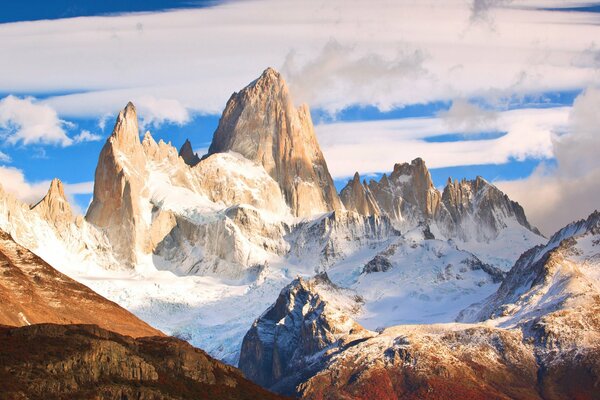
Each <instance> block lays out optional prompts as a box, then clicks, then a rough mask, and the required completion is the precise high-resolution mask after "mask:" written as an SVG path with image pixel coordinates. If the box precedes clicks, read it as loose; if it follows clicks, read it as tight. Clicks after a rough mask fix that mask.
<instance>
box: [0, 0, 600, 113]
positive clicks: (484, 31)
mask: <svg viewBox="0 0 600 400" xmlns="http://www.w3.org/2000/svg"><path fill="white" fill-rule="evenodd" d="M495 3H498V1H494V0H480V1H476V2H475V3H473V2H467V1H464V0H449V1H444V2H439V1H419V2H415V1H393V2H390V1H386V0H374V1H372V2H362V3H359V2H354V1H350V2H349V1H346V0H344V1H342V0H333V1H328V2H322V1H316V0H307V1H303V2H296V1H292V0H255V1H244V2H226V3H225V4H222V5H219V6H215V7H210V8H204V9H196V10H185V11H182V10H179V11H171V12H166V13H144V14H130V15H118V16H108V17H91V18H74V19H66V20H54V21H37V22H27V23H15V24H3V25H2V26H0V54H10V62H7V63H2V64H0V89H1V90H2V91H4V92H32V91H40V90H42V91H63V92H64V91H71V92H77V93H76V94H70V95H64V96H56V97H54V98H50V99H48V100H46V103H47V104H50V105H52V106H53V107H54V108H55V109H56V110H57V111H58V112H59V114H60V115H61V116H64V117H70V116H94V117H100V116H102V115H104V114H106V113H110V114H114V113H115V112H116V110H119V109H121V108H122V107H123V105H124V104H126V103H127V101H129V100H134V101H135V98H142V97H144V96H153V97H155V98H157V99H172V100H175V101H177V102H179V103H180V104H181V106H182V107H183V108H185V109H186V110H192V111H201V112H210V113H218V112H220V111H221V110H222V109H223V106H224V104H225V102H226V100H227V98H228V97H229V95H230V94H231V93H232V92H233V91H235V90H238V89H240V88H241V87H243V85H245V84H247V83H248V82H250V81H251V80H252V79H254V78H256V76H257V75H258V74H259V73H260V71H262V70H263V69H264V68H265V67H267V66H274V67H276V68H277V67H282V66H284V67H285V69H286V72H288V73H290V75H291V76H290V77H291V81H292V83H293V88H294V90H295V91H297V92H298V97H299V98H300V99H301V100H303V101H307V102H308V103H309V104H310V105H311V106H312V107H324V108H328V109H330V110H331V109H333V110H336V109H339V108H343V107H345V106H347V105H351V104H375V105H377V106H379V107H382V108H386V107H390V106H393V105H402V104H415V103H423V102H429V101H433V100H440V99H441V100H449V99H453V98H473V97H477V96H509V97H510V96H513V95H522V94H524V93H540V92H544V91H551V90H572V89H574V88H583V87H585V86H588V85H589V84H591V83H593V82H594V81H597V80H598V79H599V75H598V68H597V66H596V65H595V64H594V63H593V62H592V63H590V62H587V61H585V60H587V59H590V60H591V61H594V60H595V55H594V54H595V53H593V54H592V55H591V56H590V55H589V54H590V53H589V52H590V49H593V48H594V47H593V45H594V43H593V42H594V38H598V37H600V24H598V19H599V18H600V16H598V14H592V13H572V12H571V13H570V12H557V11H544V10H540V9H536V8H535V7H544V6H555V5H556V4H561V3H558V2H556V1H554V0H546V1H535V2H528V1H525V0H515V1H512V2H510V3H509V4H505V5H504V6H502V7H491V8H490V5H494V4H495ZM562 4H565V3H562ZM567 4H568V3H567ZM266 10H268V11H266ZM473 13H475V14H473ZM490 13H493V20H494V27H493V29H489V26H487V24H472V23H471V18H472V15H476V16H477V15H487V16H488V17H489V16H490ZM477 18H480V17H477ZM486 18H487V17H486ZM140 24H141V25H142V26H143V27H144V29H143V30H139V29H137V26H139V25H140ZM241 26H243V31H242V32H241V31H240V29H241ZM207 38H210V40H207ZM332 43H334V44H335V45H332ZM586 52H587V53H586ZM290 54H293V58H292V61H293V63H291V61H290V59H289V57H288V56H289V55H290ZM582 57H583V59H584V62H580V60H581V59H582ZM586 57H587V58H586ZM590 57H591V58H590ZM286 59H287V60H288V63H287V64H286ZM40 66H43V68H40ZM292 67H293V68H292ZM321 70H326V71H330V72H331V73H332V74H334V76H324V75H323V74H322V73H320V71H321ZM319 83H324V84H325V88H326V89H327V90H323V91H319V90H316V89H317V88H318V84H319ZM323 92H327V93H323ZM138 103H139V102H138ZM183 115H184V114H183V113H182V108H179V111H177V112H176V114H175V115H174V116H173V115H172V117H173V118H174V119H175V121H178V120H179V121H180V120H182V118H183V117H182V116H183ZM183 119H185V118H183ZM159 120H160V117H159V118H158V119H157V121H159ZM149 121H150V122H148V123H150V124H152V123H154V122H153V121H152V120H149Z"/></svg>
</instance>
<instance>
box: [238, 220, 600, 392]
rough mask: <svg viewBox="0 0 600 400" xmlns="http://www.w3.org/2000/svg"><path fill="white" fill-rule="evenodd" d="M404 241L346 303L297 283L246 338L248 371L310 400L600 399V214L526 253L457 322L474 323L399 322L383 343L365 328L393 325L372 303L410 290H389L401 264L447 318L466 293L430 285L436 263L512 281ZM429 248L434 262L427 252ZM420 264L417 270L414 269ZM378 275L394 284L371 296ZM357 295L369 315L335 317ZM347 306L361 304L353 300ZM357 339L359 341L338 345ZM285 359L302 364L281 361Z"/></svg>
mask: <svg viewBox="0 0 600 400" xmlns="http://www.w3.org/2000/svg"><path fill="white" fill-rule="evenodd" d="M414 239H418V237H417V236H416V235H415V236H413V240H414ZM406 241H408V238H407V237H403V238H401V239H399V240H398V241H397V242H394V243H393V244H392V245H390V247H389V248H388V249H386V250H385V251H383V252H381V253H380V254H378V255H377V257H375V258H374V259H373V260H371V261H370V262H368V263H367V264H366V265H365V266H364V268H363V270H362V272H361V273H360V277H359V278H358V280H357V281H356V282H355V284H354V285H353V290H352V291H348V289H346V292H345V293H344V294H343V295H335V296H330V298H327V296H320V293H321V291H322V289H319V288H318V287H312V286H311V285H308V284H304V285H303V284H301V283H298V282H296V283H295V284H292V285H290V287H288V288H286V289H284V290H283V291H282V292H281V295H280V298H279V299H278V301H277V302H276V303H275V304H274V305H273V306H271V307H270V308H269V309H268V310H267V311H266V312H265V314H263V315H262V316H261V317H260V318H259V319H257V321H256V322H255V323H254V325H253V327H252V328H251V330H250V331H249V332H248V334H247V335H246V338H245V339H244V346H243V347H242V354H241V362H240V368H242V370H244V371H248V372H249V373H250V375H249V376H250V377H251V378H252V379H255V380H257V381H259V380H261V379H262V381H261V383H263V384H265V385H267V386H268V387H270V388H271V389H273V390H275V391H278V392H280V393H284V394H292V395H294V394H295V395H299V396H302V397H303V398H308V399H318V398H328V399H347V398H352V399H355V398H356V399H358V398H364V397H365V396H367V397H369V398H381V399H396V398H409V399H413V398H414V399H417V398H440V399H446V398H476V399H486V398H500V399H514V398H517V399H541V398H544V399H545V398H549V399H568V398H585V399H587V398H597V395H598V391H597V388H598V384H599V383H600V380H599V379H600V378H599V375H598V371H599V370H600V213H598V212H595V213H593V214H592V215H590V216H589V217H588V218H587V219H586V220H582V221H579V222H575V223H573V224H571V225H569V226H567V227H565V228H564V229H562V230H561V231H559V232H557V233H556V234H555V235H554V236H553V237H552V238H551V239H550V240H549V241H548V243H547V244H546V245H541V246H537V247H534V248H532V249H531V250H529V251H527V252H525V253H524V254H523V255H522V256H521V257H520V258H519V260H518V261H517V262H516V263H515V265H514V266H513V268H512V269H511V270H510V271H509V272H508V274H507V277H506V278H505V279H504V280H503V283H502V284H501V286H500V288H499V289H498V290H497V292H496V293H494V294H493V295H491V296H490V297H489V298H488V299H487V300H485V301H484V302H482V303H479V304H475V305H473V306H471V307H469V308H468V309H467V310H465V311H463V312H462V313H461V315H460V318H459V319H461V320H462V321H466V320H470V321H471V323H445V324H432V323H431V322H433V321H431V320H429V321H423V322H427V324H421V325H411V324H407V323H406V321H401V322H402V325H398V326H393V327H388V328H386V329H380V330H377V332H374V331H372V330H365V329H363V327H362V325H363V324H360V323H359V322H364V323H365V324H368V323H370V320H369V318H368V317H369V315H370V313H372V312H373V309H375V310H376V312H377V311H381V314H382V315H386V316H387V315H388V314H389V313H394V312H396V311H395V310H394V309H393V308H391V309H385V303H384V302H380V303H379V304H378V302H377V301H373V300H372V299H370V298H369V295H370V294H371V295H376V294H379V295H380V296H381V297H382V298H386V297H387V296H389V295H390V293H402V289H403V286H402V285H399V286H398V288H396V289H395V290H390V289H389V287H387V286H386V285H387V284H388V283H385V284H384V283H383V282H391V281H393V280H396V279H397V280H398V282H400V281H401V278H402V275H400V274H399V273H398V272H396V270H398V269H403V268H402V267H401V266H400V265H399V264H398V262H399V261H401V260H403V261H406V262H407V264H408V265H416V266H417V267H416V268H415V270H416V272H415V273H414V275H415V276H416V275H420V278H417V279H414V280H413V281H412V282H410V283H409V284H407V285H406V288H413V287H416V288H417V290H418V289H419V288H420V287H423V286H424V287H426V288H428V289H430V290H431V291H430V292H429V293H428V294H429V295H433V296H435V295H439V296H441V297H442V299H443V301H444V302H445V303H446V304H447V309H448V310H451V309H453V307H455V306H456V305H455V304H453V303H452V299H453V298H452V296H451V295H448V294H449V293H451V292H452V291H453V290H454V291H456V290H457V289H459V288H460V285H456V284H453V285H448V283H447V281H448V280H453V279H457V278H458V276H457V275H454V274H455V272H456V271H455V270H454V269H452V268H449V271H448V272H449V273H448V274H442V275H440V276H437V279H438V280H439V281H441V282H432V281H431V271H430V270H429V269H428V268H426V267H424V266H426V265H429V264H432V265H433V266H434V268H435V264H436V263H435V260H431V259H428V258H427V257H428V256H429V255H430V254H434V255H435V256H436V257H440V258H441V259H449V260H450V259H451V260H453V262H454V263H455V264H463V266H465V267H466V266H470V268H465V269H464V271H461V274H460V275H462V276H463V279H462V280H465V281H466V280H468V279H473V278H474V279H479V278H480V277H481V276H482V274H483V275H485V274H487V276H488V277H489V278H491V279H492V282H493V280H496V281H498V280H500V279H502V277H503V272H502V271H500V270H499V269H496V268H494V267H492V266H489V265H485V264H483V263H481V262H480V261H478V260H477V259H476V258H474V256H473V255H468V254H461V252H460V251H458V250H457V249H456V248H454V249H450V248H449V247H448V243H446V244H445V245H446V246H444V245H442V243H444V242H439V241H436V240H432V239H427V240H422V241H421V242H419V241H417V240H414V241H413V242H409V245H408V246H406V243H405V242H406ZM428 247H429V248H432V247H433V248H434V249H435V250H434V251H427V250H426V248H428ZM450 256H451V257H452V258H450ZM461 256H462V257H465V256H466V257H467V258H464V259H461ZM396 257H397V258H396ZM415 260H419V263H413V262H414V261H415ZM404 270H405V271H404V272H405V274H406V275H407V276H410V273H408V271H406V268H404ZM443 271H444V272H446V270H445V269H443ZM459 271H460V270H459ZM335 272H336V271H335V267H334V268H333V269H332V270H330V273H331V274H332V276H335ZM377 275H384V276H386V277H387V279H385V280H377V281H368V280H367V281H365V282H364V287H361V283H363V282H362V281H361V279H364V277H367V278H369V277H371V276H377ZM399 278H400V279H399ZM459 280H460V279H459ZM476 286H477V285H476ZM298 288H301V289H303V291H302V292H299V291H298ZM466 288H469V289H470V288H472V285H467V286H466ZM365 290H366V291H365ZM361 291H362V292H361ZM328 293H335V291H333V290H332V289H330V290H329V291H328ZM348 293H356V294H361V295H360V297H359V299H360V300H361V301H360V307H358V306H357V307H354V308H343V307H337V306H336V304H337V303H338V302H339V299H340V298H343V297H344V296H345V297H346V298H347V297H348V296H349V294H348ZM444 296H447V297H444ZM315 298H316V299H318V300H317V301H315V300H314V299H315ZM460 298H461V299H466V298H468V296H465V295H462V296H460ZM286 299H287V301H284V300H286ZM328 301H331V304H328ZM390 303H391V304H394V305H396V306H398V307H401V306H405V307H406V308H407V309H408V310H410V311H404V310H403V311H400V312H399V314H401V313H402V312H408V313H411V312H414V313H415V315H420V314H419V311H421V312H423V311H424V310H435V306H433V307H429V308H427V307H424V306H422V305H419V304H416V303H415V302H414V301H411V300H408V301H407V299H402V298H399V299H395V300H394V299H393V300H392V301H391V302H390ZM281 304H288V305H289V304H293V305H294V306H293V307H283V306H281ZM345 304H352V302H351V301H349V300H346V301H345ZM382 306H383V307H382ZM315 309H316V310H321V314H319V313H318V312H316V311H314V310H315ZM441 309H443V310H446V308H443V307H442V308H441ZM326 310H333V311H329V312H331V313H332V314H333V315H335V318H322V317H321V316H322V315H323V313H325V312H326ZM396 313H398V312H396ZM336 321H337V324H338V325H336ZM387 322H388V323H389V322H393V321H389V320H388V321H387ZM357 325H358V326H357ZM350 326H351V327H352V329H351V330H350V331H348V328H347V327H350ZM367 327H368V325H367ZM328 332H341V335H340V336H339V337H337V338H335V340H329V341H326V342H325V343H324V345H323V346H322V347H320V349H321V351H320V352H318V353H314V352H313V353H306V352H302V351H301V350H299V349H303V347H302V346H300V345H299V344H300V343H311V341H313V340H320V339H321V338H323V337H328V336H327V335H326V333H328ZM351 334H352V338H351V340H340V339H341V338H345V337H347V336H350V335H351ZM285 338H295V339H296V340H288V341H286V340H285ZM298 338H301V340H300V339H298ZM290 343H291V344H290ZM319 343H321V342H319ZM291 345H294V346H295V347H294V346H292V347H293V348H295V349H298V350H296V351H295V352H293V353H292V352H291V350H290V349H286V346H291ZM282 346H283V347H284V349H283V350H282V349H280V347H282ZM258 350H260V351H258ZM280 352H281V353H282V354H293V357H292V358H291V359H289V358H286V359H284V360H278V359H277V355H278V354H279V353H280ZM270 354H273V356H270ZM248 360H254V362H252V363H249V362H248ZM242 361H243V362H242ZM280 361H281V363H280ZM280 364H281V365H284V366H287V365H292V366H293V372H290V373H288V374H279V375H278V374H277V373H274V372H273V371H277V366H278V365H280ZM265 374H266V375H265ZM265 376H266V377H268V379H266V380H265Z"/></svg>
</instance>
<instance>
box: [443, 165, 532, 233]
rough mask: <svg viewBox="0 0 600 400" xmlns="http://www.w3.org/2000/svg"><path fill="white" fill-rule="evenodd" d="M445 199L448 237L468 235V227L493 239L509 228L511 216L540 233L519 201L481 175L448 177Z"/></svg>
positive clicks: (444, 193)
mask: <svg viewBox="0 0 600 400" xmlns="http://www.w3.org/2000/svg"><path fill="white" fill-rule="evenodd" d="M442 202H443V204H444V207H445V210H447V212H448V213H449V214H450V218H451V221H452V223H451V224H446V226H445V228H446V232H445V233H446V235H448V236H451V235H461V234H462V235H466V234H467V232H468V230H469V229H473V228H474V229H475V231H476V232H475V233H474V234H473V236H476V237H481V238H485V239H489V238H493V237H495V235H496V234H497V232H499V231H500V230H501V229H503V228H504V227H506V222H505V221H506V220H507V219H509V218H512V219H514V220H516V222H517V223H518V224H520V225H521V226H523V227H525V228H527V229H528V230H530V231H532V232H534V233H536V234H538V235H539V234H540V233H539V231H538V230H537V229H536V228H534V227H532V226H531V225H530V224H529V222H528V221H527V218H526V217H525V212H524V211H523V207H521V206H520V205H519V203H517V202H514V201H512V200H510V199H509V198H508V196H507V195H506V194H504V193H502V191H500V190H499V189H498V188H497V187H495V186H494V185H491V184H490V183H488V182H487V181H486V180H485V179H483V178H481V177H479V176H478V177H477V178H476V179H475V180H471V181H468V180H464V179H463V180H462V181H460V182H459V181H457V180H454V181H453V182H452V181H450V180H448V184H447V185H446V187H445V188H444V192H443V194H442Z"/></svg>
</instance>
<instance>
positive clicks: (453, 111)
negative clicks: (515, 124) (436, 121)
mask: <svg viewBox="0 0 600 400" xmlns="http://www.w3.org/2000/svg"><path fill="white" fill-rule="evenodd" d="M438 116H439V117H441V118H442V119H443V120H444V122H445V123H446V125H447V126H448V128H450V129H451V130H453V131H459V132H462V133H473V132H482V131H494V130H496V129H497V126H496V121H497V119H498V113H497V112H496V111H493V110H485V109H483V108H481V107H479V106H477V105H475V104H471V103H469V102H468V101H467V100H463V99H458V100H454V101H453V102H452V105H451V106H450V108H449V109H448V110H447V111H442V112H439V113H438Z"/></svg>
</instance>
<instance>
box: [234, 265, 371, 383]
mask: <svg viewBox="0 0 600 400" xmlns="http://www.w3.org/2000/svg"><path fill="white" fill-rule="evenodd" d="M360 303H361V299H360V297H359V296H356V295H354V294H352V292H351V291H348V290H344V289H342V288H339V287H336V286H335V285H334V284H333V283H332V282H331V281H330V280H329V278H328V277H327V274H320V275H317V276H316V277H314V278H312V279H310V280H304V279H302V278H297V279H295V280H294V281H292V283H290V284H289V285H288V286H286V287H285V288H284V289H283V290H282V291H281V293H280V294H279V297H278V298H277V300H276V301H275V303H274V304H273V305H272V306H271V307H270V308H269V309H268V310H267V311H265V312H264V314H263V315H261V316H260V318H258V319H257V320H256V321H255V322H254V324H253V325H252V328H250V330H249V331H248V333H246V335H245V337H244V341H243V342H242V350H241V357H240V362H239V367H240V369H241V370H242V372H244V374H245V376H246V377H248V378H249V379H251V380H253V381H254V382H256V383H258V384H260V385H261V386H263V387H267V388H274V389H275V390H277V391H279V392H283V393H286V394H289V395H292V394H294V390H293V389H294V387H295V386H296V384H297V383H298V382H300V381H301V380H302V377H301V375H298V374H306V373H307V369H314V368H315V366H314V365H311V363H317V364H318V363H319V360H321V359H322V354H323V353H324V352H326V351H327V349H328V348H330V347H332V345H334V344H335V345H337V346H340V345H341V343H344V342H351V341H352V340H353V339H355V338H357V337H363V336H365V335H366V334H367V332H366V330H365V329H363V328H362V327H361V326H360V325H358V324H357V323H356V322H354V321H353V320H352V319H350V318H347V316H346V314H348V313H352V312H353V311H354V312H356V310H357V309H359V308H360Z"/></svg>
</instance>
